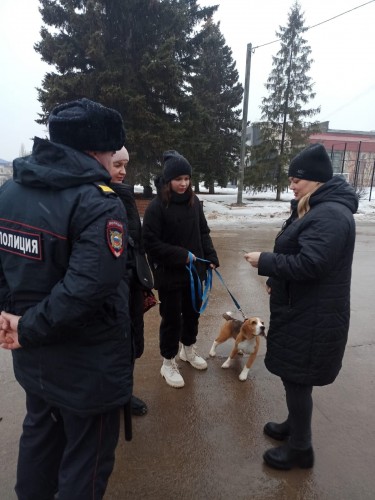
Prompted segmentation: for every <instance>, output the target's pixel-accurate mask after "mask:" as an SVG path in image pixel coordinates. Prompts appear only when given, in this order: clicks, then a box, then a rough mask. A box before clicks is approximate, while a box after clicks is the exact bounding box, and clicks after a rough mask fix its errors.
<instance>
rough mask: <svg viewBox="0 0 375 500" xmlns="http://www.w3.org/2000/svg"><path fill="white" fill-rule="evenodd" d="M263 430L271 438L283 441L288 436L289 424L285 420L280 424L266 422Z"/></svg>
mask: <svg viewBox="0 0 375 500" xmlns="http://www.w3.org/2000/svg"><path fill="white" fill-rule="evenodd" d="M263 432H264V434H266V435H267V436H269V437H271V438H272V439H276V440H277V441H284V440H285V439H287V438H288V437H289V434H290V431H289V425H288V424H287V422H283V423H282V424H276V423H275V422H267V423H266V425H265V426H264V427H263Z"/></svg>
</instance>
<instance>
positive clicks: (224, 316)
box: [223, 311, 234, 321]
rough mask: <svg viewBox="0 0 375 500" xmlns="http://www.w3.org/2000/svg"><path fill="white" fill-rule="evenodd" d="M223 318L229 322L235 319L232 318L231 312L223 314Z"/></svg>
mask: <svg viewBox="0 0 375 500" xmlns="http://www.w3.org/2000/svg"><path fill="white" fill-rule="evenodd" d="M223 318H224V319H226V320H227V321H230V320H231V319H234V318H233V316H232V313H231V312H230V311H228V312H226V313H224V314H223Z"/></svg>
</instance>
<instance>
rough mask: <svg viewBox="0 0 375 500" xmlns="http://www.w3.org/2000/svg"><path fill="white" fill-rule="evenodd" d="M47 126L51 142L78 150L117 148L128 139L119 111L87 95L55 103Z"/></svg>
mask: <svg viewBox="0 0 375 500" xmlns="http://www.w3.org/2000/svg"><path fill="white" fill-rule="evenodd" d="M48 126H49V135H50V139H51V141H52V142H57V143H59V144H65V145H66V146H70V147H71V148H74V149H78V150H79V151H118V150H119V149H121V148H122V146H123V145H124V142H125V130H124V125H123V122H122V118H121V115H120V113H119V112H118V111H115V110H114V109H111V108H106V107H104V106H102V105H101V104H99V103H97V102H94V101H90V100H89V99H86V98H83V99H78V100H77V101H70V102H67V103H65V104H61V105H59V106H56V108H54V109H53V110H52V112H51V114H50V116H49V120H48Z"/></svg>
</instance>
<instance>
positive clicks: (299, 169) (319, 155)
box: [288, 144, 333, 182]
mask: <svg viewBox="0 0 375 500" xmlns="http://www.w3.org/2000/svg"><path fill="white" fill-rule="evenodd" d="M288 176H289V177H295V178H297V179H305V180H308V181H316V182H327V181H329V180H330V179H332V176H333V170H332V163H331V160H330V158H329V156H328V154H327V151H326V149H325V147H324V146H323V145H322V144H310V146H308V147H307V148H305V149H304V150H302V151H301V152H300V153H298V155H297V156H295V157H294V158H293V160H292V161H291V162H290V165H289V171H288Z"/></svg>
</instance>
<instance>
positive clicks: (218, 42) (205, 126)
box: [181, 19, 243, 193]
mask: <svg viewBox="0 0 375 500" xmlns="http://www.w3.org/2000/svg"><path fill="white" fill-rule="evenodd" d="M188 82H189V85H190V89H189V90H190V92H189V94H190V95H189V97H188V100H187V106H186V110H185V112H184V113H183V114H182V116H181V120H182V123H183V125H184V127H185V130H186V131H187V134H186V135H185V141H186V144H185V148H184V150H185V151H186V154H187V157H188V158H189V159H190V160H191V162H192V164H193V165H194V169H195V184H196V190H197V189H198V180H203V181H204V183H205V185H206V187H208V188H209V192H210V193H213V192H214V182H215V181H218V183H219V185H221V186H225V185H226V184H227V182H228V180H229V179H230V178H233V177H234V176H235V168H234V165H235V162H236V160H237V159H238V156H239V147H240V129H241V121H240V119H239V115H240V110H239V108H238V106H239V104H240V103H241V101H242V95H243V89H242V86H241V84H240V83H239V82H238V72H237V70H236V67H235V62H234V61H233V58H232V51H231V49H230V48H229V47H228V46H227V45H226V44H225V40H224V37H223V35H222V33H221V32H220V25H219V24H215V23H214V22H213V21H212V19H209V20H208V21H207V22H206V24H205V26H204V27H203V30H202V32H201V33H200V38H199V47H198V51H197V54H196V59H195V64H194V68H193V73H192V74H191V76H190V78H188Z"/></svg>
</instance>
